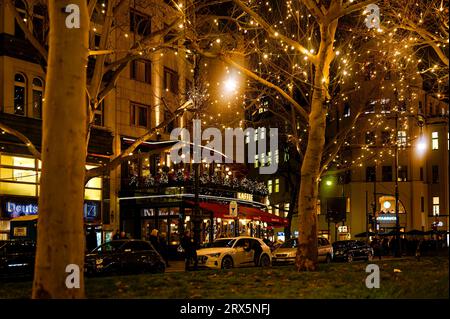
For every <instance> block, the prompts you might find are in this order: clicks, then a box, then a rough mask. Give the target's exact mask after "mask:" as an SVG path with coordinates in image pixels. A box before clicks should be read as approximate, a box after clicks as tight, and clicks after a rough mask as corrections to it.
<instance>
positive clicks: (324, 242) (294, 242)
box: [272, 237, 333, 265]
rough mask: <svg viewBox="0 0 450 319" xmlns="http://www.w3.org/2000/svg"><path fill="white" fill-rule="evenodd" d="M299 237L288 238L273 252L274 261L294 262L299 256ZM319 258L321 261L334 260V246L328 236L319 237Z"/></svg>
mask: <svg viewBox="0 0 450 319" xmlns="http://www.w3.org/2000/svg"><path fill="white" fill-rule="evenodd" d="M297 246H298V238H292V239H288V240H286V241H285V242H284V243H283V244H282V245H281V246H280V247H278V248H277V249H275V251H274V252H273V257H272V263H273V264H274V265H275V264H293V263H295V257H296V256H297ZM318 260H319V262H326V263H330V262H331V261H332V260H333V246H331V245H330V242H329V241H328V239H326V238H322V237H319V238H318Z"/></svg>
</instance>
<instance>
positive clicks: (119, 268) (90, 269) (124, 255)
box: [85, 239, 166, 275]
mask: <svg viewBox="0 0 450 319" xmlns="http://www.w3.org/2000/svg"><path fill="white" fill-rule="evenodd" d="M165 269H166V264H165V262H164V259H163V258H162V257H161V255H160V254H159V253H158V252H157V251H156V249H155V248H154V247H153V246H152V244H151V243H149V242H147V241H144V240H133V239H127V240H113V241H109V242H107V243H104V244H103V245H100V246H98V247H97V248H95V249H94V250H93V251H92V252H91V253H89V254H87V255H86V258H85V272H86V274H87V275H116V274H138V273H145V272H153V273H162V272H164V271H165Z"/></svg>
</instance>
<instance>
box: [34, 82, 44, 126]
mask: <svg viewBox="0 0 450 319" xmlns="http://www.w3.org/2000/svg"><path fill="white" fill-rule="evenodd" d="M32 88H33V117H34V118H37V119H41V118H42V101H43V98H44V82H43V81H42V80H41V79H40V78H34V79H33V86H32Z"/></svg>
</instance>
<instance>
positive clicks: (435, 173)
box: [431, 165, 439, 184]
mask: <svg viewBox="0 0 450 319" xmlns="http://www.w3.org/2000/svg"><path fill="white" fill-rule="evenodd" d="M431 176H432V182H433V184H437V183H439V166H437V165H433V166H432V167H431Z"/></svg>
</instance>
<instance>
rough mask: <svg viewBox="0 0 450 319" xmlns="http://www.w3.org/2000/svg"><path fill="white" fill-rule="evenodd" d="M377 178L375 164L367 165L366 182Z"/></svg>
mask: <svg viewBox="0 0 450 319" xmlns="http://www.w3.org/2000/svg"><path fill="white" fill-rule="evenodd" d="M375 179H376V171H375V166H368V167H366V182H374V181H375Z"/></svg>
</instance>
